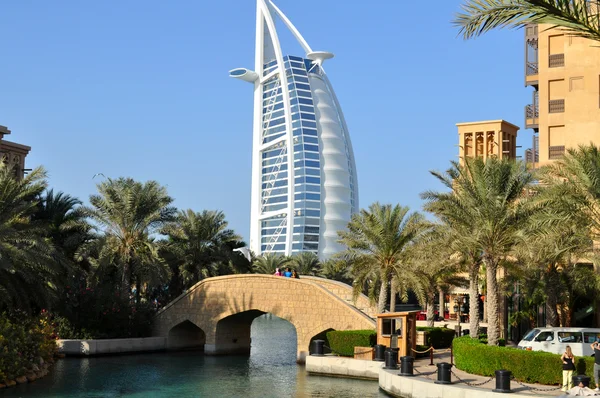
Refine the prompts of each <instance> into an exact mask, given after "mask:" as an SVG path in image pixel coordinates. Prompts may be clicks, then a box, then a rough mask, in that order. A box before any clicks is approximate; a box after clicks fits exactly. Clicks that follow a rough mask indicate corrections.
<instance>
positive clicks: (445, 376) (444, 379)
mask: <svg viewBox="0 0 600 398" xmlns="http://www.w3.org/2000/svg"><path fill="white" fill-rule="evenodd" d="M451 368H452V364H449V363H448V362H440V363H438V364H437V369H438V370H437V376H438V377H437V381H435V384H452V376H451V374H450V369H451Z"/></svg>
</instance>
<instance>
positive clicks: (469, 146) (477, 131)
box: [456, 120, 519, 160]
mask: <svg viewBox="0 0 600 398" xmlns="http://www.w3.org/2000/svg"><path fill="white" fill-rule="evenodd" d="M456 126H457V127H458V147H459V150H458V156H459V158H460V159H464V157H465V156H467V157H475V156H476V157H482V158H483V159H484V160H485V159H487V158H488V157H496V158H498V159H503V158H509V159H515V158H516V157H517V132H518V131H519V128H518V127H517V126H515V125H514V124H512V123H509V122H507V121H504V120H487V121H483V122H469V123H457V124H456Z"/></svg>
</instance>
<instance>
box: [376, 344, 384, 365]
mask: <svg viewBox="0 0 600 398" xmlns="http://www.w3.org/2000/svg"><path fill="white" fill-rule="evenodd" d="M374 361H378V362H383V361H385V346H384V345H383V344H377V345H376V346H375V359H374Z"/></svg>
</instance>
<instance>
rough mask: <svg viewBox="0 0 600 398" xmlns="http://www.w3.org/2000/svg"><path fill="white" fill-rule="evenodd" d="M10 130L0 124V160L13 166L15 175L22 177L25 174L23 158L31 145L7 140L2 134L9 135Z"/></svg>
mask: <svg viewBox="0 0 600 398" xmlns="http://www.w3.org/2000/svg"><path fill="white" fill-rule="evenodd" d="M9 134H10V130H9V129H8V128H6V127H5V126H0V161H2V162H4V163H5V164H8V165H9V166H10V167H13V170H14V173H15V177H17V178H23V175H24V174H25V171H26V170H25V158H26V157H27V155H28V154H29V151H31V147H28V146H26V145H21V144H17V143H16V142H11V141H7V140H5V139H4V136H6V135H9Z"/></svg>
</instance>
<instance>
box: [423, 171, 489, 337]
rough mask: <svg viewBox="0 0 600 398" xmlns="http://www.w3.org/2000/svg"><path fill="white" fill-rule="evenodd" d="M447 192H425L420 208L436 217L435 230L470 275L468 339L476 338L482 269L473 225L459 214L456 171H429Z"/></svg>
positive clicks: (460, 204)
mask: <svg viewBox="0 0 600 398" xmlns="http://www.w3.org/2000/svg"><path fill="white" fill-rule="evenodd" d="M431 174H432V175H433V176H434V177H436V178H437V179H438V180H439V181H440V182H441V183H442V184H443V185H444V187H446V188H447V189H449V191H448V192H435V191H426V192H424V193H422V194H421V197H422V198H423V199H425V201H426V203H425V205H424V206H423V208H424V209H425V210H426V211H429V212H431V213H433V214H435V215H436V216H437V217H438V218H439V219H440V220H441V221H442V223H443V224H442V225H441V226H440V227H439V228H438V233H439V234H441V236H442V237H443V240H444V241H445V242H446V243H445V245H446V246H447V247H448V248H449V249H450V250H451V251H452V252H453V256H454V257H457V258H458V259H459V260H460V262H461V264H462V268H463V269H465V270H466V271H467V273H468V275H469V335H470V336H471V337H472V338H478V336H479V280H480V279H479V271H480V269H481V265H482V261H483V259H482V251H481V249H480V247H479V246H478V244H477V242H476V241H475V240H474V233H475V231H474V227H475V225H474V223H473V222H471V220H470V219H468V218H467V219H465V218H463V217H461V216H457V215H459V214H462V215H465V216H467V213H468V209H464V206H465V203H464V201H463V200H462V199H461V198H460V196H459V195H458V193H457V191H455V190H454V181H455V180H456V179H458V178H459V177H460V170H459V168H458V167H451V168H450V169H448V170H447V171H446V172H445V173H440V172H437V171H431Z"/></svg>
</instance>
